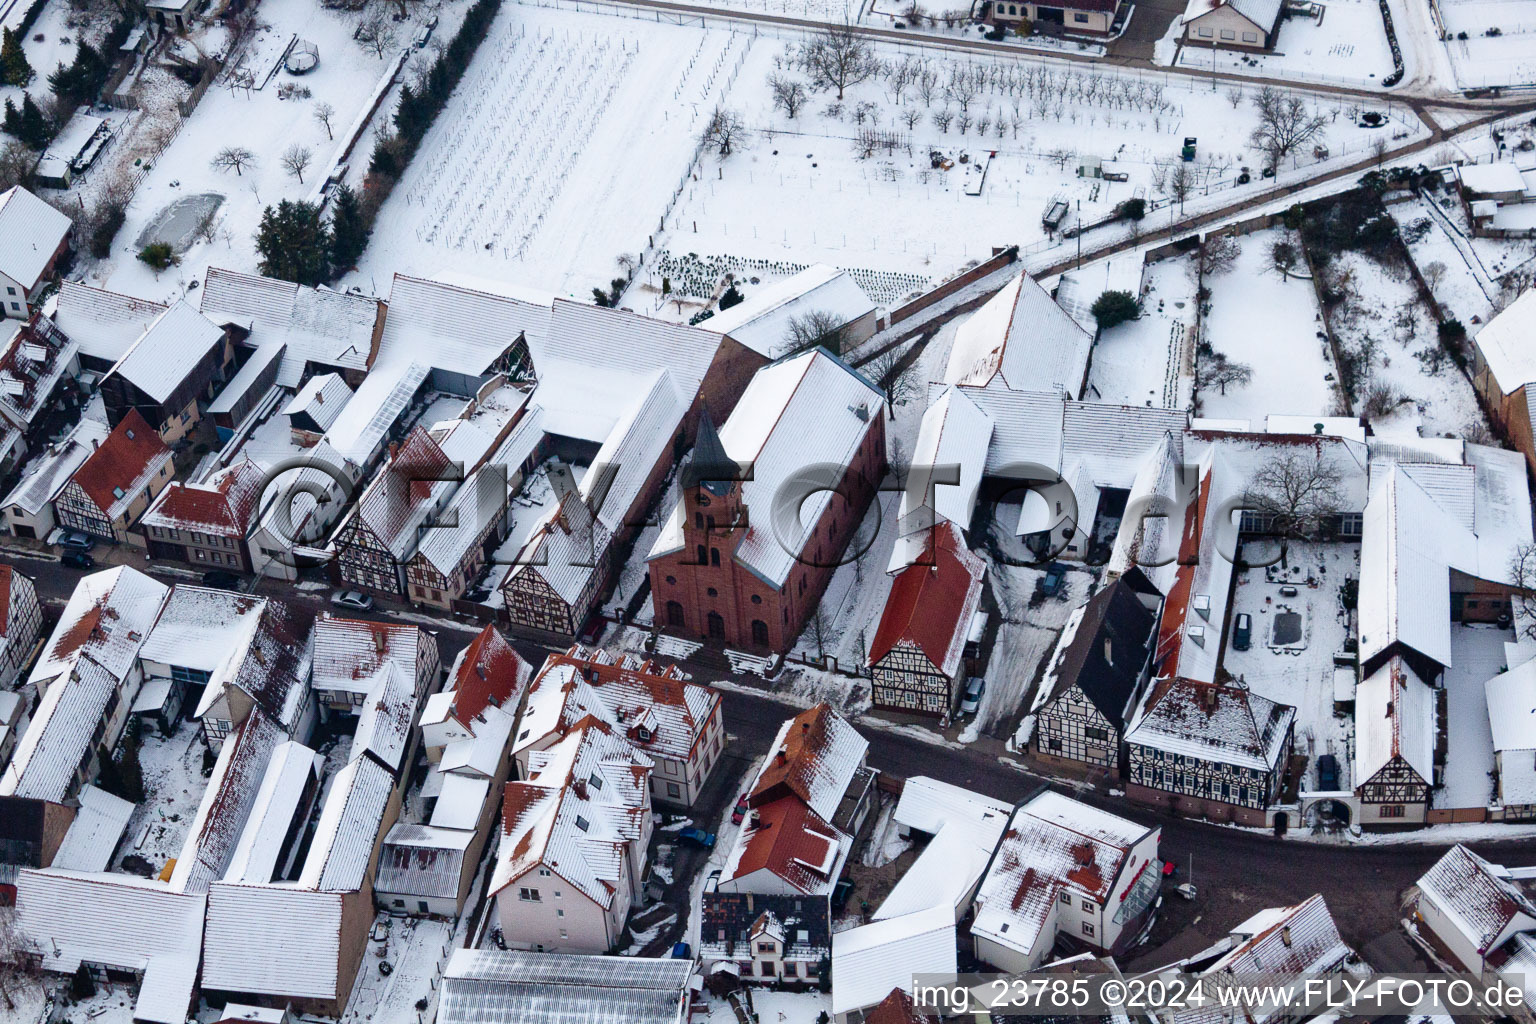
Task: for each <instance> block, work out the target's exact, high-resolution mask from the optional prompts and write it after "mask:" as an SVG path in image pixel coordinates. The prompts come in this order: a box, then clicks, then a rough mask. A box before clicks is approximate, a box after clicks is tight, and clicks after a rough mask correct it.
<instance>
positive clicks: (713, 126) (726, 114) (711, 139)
mask: <svg viewBox="0 0 1536 1024" xmlns="http://www.w3.org/2000/svg"><path fill="white" fill-rule="evenodd" d="M746 131H747V125H746V122H744V121H742V119H741V115H739V114H737V113H736V112H735V111H734V110H726V109H724V108H723V107H716V108H715V112H714V113H713V114H711V115H710V116H709V123H708V124H706V125H705V126H704V133H703V136H702V137H703V140H704V144H705V145H706V146H714V147H715V148H716V150H718V151H719V153H720V155H721V156H730V155H731V151H732V150H733V149H734V148H735V146H736V143H737V141H738V140H740V138H741V137H742V136H743V135H744V134H746Z"/></svg>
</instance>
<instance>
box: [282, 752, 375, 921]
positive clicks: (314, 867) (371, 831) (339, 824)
mask: <svg viewBox="0 0 1536 1024" xmlns="http://www.w3.org/2000/svg"><path fill="white" fill-rule="evenodd" d="M394 788H395V779H394V776H392V775H391V774H390V773H389V771H388V770H387V769H385V768H384V767H383V766H382V765H380V764H379V763H378V762H377V761H375V760H373V759H372V758H370V757H363V756H361V752H357V753H356V754H354V756H353V758H352V760H350V761H348V762H347V763H346V764H345V765H343V766H342V767H341V769H340V770H339V771H337V772H336V775H335V776H334V777H333V778H332V779H331V788H330V791H329V792H328V793H326V797H325V805H324V806H323V807H322V808H321V809H320V817H319V819H318V820H317V821H316V823H315V834H314V837H313V838H312V839H311V840H310V846H309V854H308V855H307V856H306V857H305V858H304V870H303V871H302V872H301V873H300V874H299V885H301V886H302V887H304V888H306V889H315V890H318V891H321V892H356V891H358V890H359V889H361V888H362V887H363V883H364V882H365V881H366V880H367V875H368V864H369V861H370V860H372V858H373V848H374V845H375V843H376V842H377V840H378V838H379V832H380V830H381V828H382V826H383V819H384V809H385V806H386V805H387V804H388V803H389V798H390V795H391V794H392V793H393V792H394Z"/></svg>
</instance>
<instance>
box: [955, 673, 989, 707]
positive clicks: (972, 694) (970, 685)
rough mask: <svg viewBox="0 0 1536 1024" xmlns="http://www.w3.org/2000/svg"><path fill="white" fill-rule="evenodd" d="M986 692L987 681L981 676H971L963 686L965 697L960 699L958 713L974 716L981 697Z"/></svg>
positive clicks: (979, 705)
mask: <svg viewBox="0 0 1536 1024" xmlns="http://www.w3.org/2000/svg"><path fill="white" fill-rule="evenodd" d="M986 692H987V681H986V680H985V679H983V678H982V677H981V676H971V678H970V680H969V681H968V682H966V684H965V695H964V696H962V697H961V698H960V713H961V714H962V715H974V714H975V713H976V710H977V709H978V708H980V707H981V696H982V694H984V693H986Z"/></svg>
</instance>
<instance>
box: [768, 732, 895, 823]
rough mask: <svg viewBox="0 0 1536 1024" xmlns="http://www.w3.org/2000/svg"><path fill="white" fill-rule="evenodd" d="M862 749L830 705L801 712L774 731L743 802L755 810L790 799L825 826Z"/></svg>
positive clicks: (860, 758) (859, 739)
mask: <svg viewBox="0 0 1536 1024" xmlns="http://www.w3.org/2000/svg"><path fill="white" fill-rule="evenodd" d="M868 749H869V741H868V740H866V739H865V738H864V737H863V736H860V735H859V733H858V731H857V730H856V729H854V727H853V726H852V725H851V724H849V722H848V720H847V719H846V718H844V717H843V716H842V715H840V714H838V713H837V712H836V711H833V710H832V707H831V705H829V704H826V703H822V704H817V705H816V706H815V707H812V708H807V709H806V710H805V711H802V712H800V713H799V714H798V715H796V716H795V717H794V718H791V719H790V720H789V721H787V722H785V723H784V724H783V725H782V726H780V727H779V733H778V735H777V736H775V737H774V740H773V743H772V745H771V746H769V748H768V750H769V754H768V758H767V760H765V761H764V762H763V767H762V768H761V770H759V772H758V775H757V780H756V781H755V782H754V783H753V784H752V788H751V790H750V791H749V793H750V797H749V799H750V801H751V802H752V804H753V806H757V805H758V802H759V801H762V802H767V801H769V800H775V799H777V798H778V796H779V795H780V793H781V792H788V793H792V794H793V795H794V796H795V797H797V798H798V799H800V800H801V801H803V802H805V803H806V804H807V805H809V806H810V808H811V809H812V810H813V811H815V812H816V814H818V815H819V816H820V817H822V818H824V819H826V820H827V821H831V820H832V818H833V816H834V815H835V814H836V813H837V805H838V804H839V803H840V802H841V801H842V799H843V794H844V793H846V792H847V791H848V785H849V783H850V782H852V781H853V777H854V774H855V773H856V772H857V771H858V770H859V766H860V765H861V764H863V761H864V754H865V752H866V751H868Z"/></svg>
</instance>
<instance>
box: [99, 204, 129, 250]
mask: <svg viewBox="0 0 1536 1024" xmlns="http://www.w3.org/2000/svg"><path fill="white" fill-rule="evenodd" d="M127 216H128V214H127V210H126V208H125V207H124V206H123V204H122V203H107V204H105V205H103V206H102V208H101V209H100V210H98V211H97V214H96V218H97V219H96V225H95V226H94V227H92V228H91V255H92V256H94V257H96V258H97V259H98V260H104V259H106V258H107V257H108V256H110V255H112V239H114V238H116V237H117V233H118V231H119V230H120V229H121V228H122V226H123V221H124V220H126V219H127Z"/></svg>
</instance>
